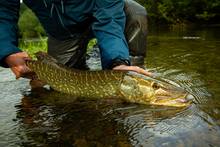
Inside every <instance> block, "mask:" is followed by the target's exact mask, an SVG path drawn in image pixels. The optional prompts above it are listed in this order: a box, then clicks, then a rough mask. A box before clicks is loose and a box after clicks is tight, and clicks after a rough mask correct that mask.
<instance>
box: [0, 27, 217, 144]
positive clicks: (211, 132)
mask: <svg viewBox="0 0 220 147" xmlns="http://www.w3.org/2000/svg"><path fill="white" fill-rule="evenodd" d="M148 36H149V37H148V52H147V57H146V60H145V66H146V67H147V69H149V70H150V71H152V72H155V73H157V75H159V76H160V77H163V78H165V79H167V80H169V81H172V82H174V83H177V84H178V85H181V87H183V88H185V89H186V90H187V91H189V92H190V93H191V94H193V95H194V97H195V99H194V101H193V104H192V105H191V106H190V107H187V108H172V107H164V106H151V105H147V106H146V105H138V104H127V103H121V102H116V101H112V100H107V101H102V100H99V101H94V100H89V101H87V100H75V99H73V98H72V97H71V96H69V95H63V94H60V93H56V92H54V91H48V90H46V89H39V90H35V91H31V90H30V87H29V81H28V80H26V79H19V80H15V78H14V76H13V74H12V73H11V71H10V70H9V69H4V68H0V89H1V90H0V91H1V94H0V146H4V147H6V146H77V147H83V146H98V147H101V146H105V147H108V146H109V147H110V146H119V147H129V146H137V147H141V146H143V147H145V146H146V147H151V146H152V147H161V146H165V147H171V146H174V147H176V146H179V147H183V146H186V147H190V146H193V147H197V146H198V147H203V146H204V147H206V146H220V68H219V66H220V56H219V55H220V48H219V46H220V28H219V27H186V26H182V27H175V28H169V27H160V28H155V29H153V30H150V31H149V35H148ZM89 62H90V64H91V62H92V63H94V62H95V63H96V65H98V64H99V63H98V62H96V59H91V60H90V61H89Z"/></svg>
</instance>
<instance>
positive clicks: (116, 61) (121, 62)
mask: <svg viewBox="0 0 220 147" xmlns="http://www.w3.org/2000/svg"><path fill="white" fill-rule="evenodd" d="M120 65H126V66H130V61H129V60H127V59H114V60H113V61H112V63H111V66H110V69H113V68H114V67H117V66H120Z"/></svg>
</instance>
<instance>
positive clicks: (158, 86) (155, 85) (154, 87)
mask: <svg viewBox="0 0 220 147" xmlns="http://www.w3.org/2000/svg"><path fill="white" fill-rule="evenodd" d="M151 86H152V87H153V89H156V90H157V89H159V88H160V85H159V84H158V83H155V82H153V83H152V84H151Z"/></svg>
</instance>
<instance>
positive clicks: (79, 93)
mask: <svg viewBox="0 0 220 147" xmlns="http://www.w3.org/2000/svg"><path fill="white" fill-rule="evenodd" d="M36 56H37V59H38V60H30V61H27V66H28V67H29V68H30V69H31V70H32V71H34V72H35V73H36V75H37V77H38V78H39V79H40V80H42V81H44V82H45V83H47V84H48V85H50V86H51V87H52V88H53V89H54V90H56V91H59V92H62V93H66V94H71V95H74V96H76V97H84V98H95V99H97V98H120V99H123V100H125V101H127V102H132V103H140V104H153V105H165V106H174V107H183V106H188V105H189V104H190V103H191V102H192V101H191V100H189V99H190V98H192V95H190V94H189V93H188V92H187V91H184V90H183V89H180V88H179V87H177V86H175V85H172V84H170V83H167V82H164V81H159V80H158V79H154V78H151V77H147V76H144V75H140V74H137V73H135V72H133V73H131V72H128V71H116V70H100V71H82V70H77V69H70V68H67V67H66V66H64V65H61V64H59V63H58V62H57V61H56V60H55V59H54V58H52V57H50V56H49V55H48V54H46V53H43V52H39V53H37V54H36Z"/></svg>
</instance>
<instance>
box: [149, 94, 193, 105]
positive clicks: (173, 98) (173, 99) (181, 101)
mask: <svg viewBox="0 0 220 147" xmlns="http://www.w3.org/2000/svg"><path fill="white" fill-rule="evenodd" d="M193 99H194V96H193V95H191V94H189V93H180V94H170V95H168V94H166V95H157V96H155V99H154V100H152V101H151V103H152V104H154V105H163V106H172V107H185V106H189V105H190V104H191V103H192V101H193Z"/></svg>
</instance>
